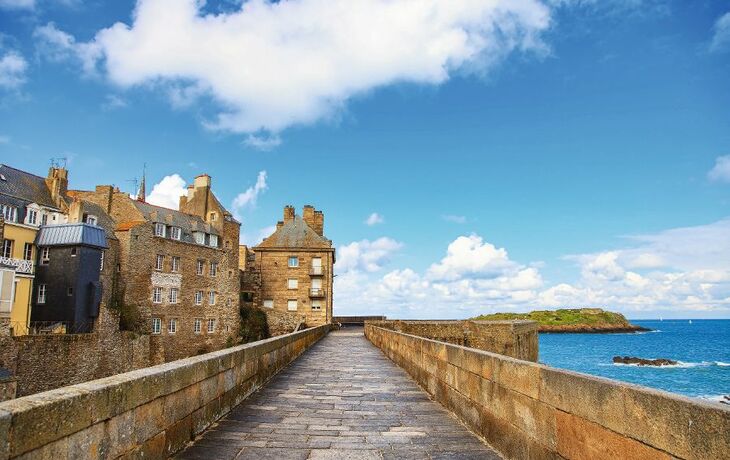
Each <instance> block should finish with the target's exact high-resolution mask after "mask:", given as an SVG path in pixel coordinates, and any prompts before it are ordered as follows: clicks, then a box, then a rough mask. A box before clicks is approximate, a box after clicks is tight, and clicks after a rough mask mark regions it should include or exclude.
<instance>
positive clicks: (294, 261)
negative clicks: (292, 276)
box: [289, 256, 299, 268]
mask: <svg viewBox="0 0 730 460" xmlns="http://www.w3.org/2000/svg"><path fill="white" fill-rule="evenodd" d="M298 266H299V257H297V256H291V257H289V268H296V267H298Z"/></svg>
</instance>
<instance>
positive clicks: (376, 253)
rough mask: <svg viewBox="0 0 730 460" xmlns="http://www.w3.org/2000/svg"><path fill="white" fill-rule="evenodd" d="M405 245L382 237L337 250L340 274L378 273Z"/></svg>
mask: <svg viewBox="0 0 730 460" xmlns="http://www.w3.org/2000/svg"><path fill="white" fill-rule="evenodd" d="M402 247H403V244H402V243H400V242H398V241H396V240H394V239H392V238H388V237H381V238H378V239H377V240H375V241H370V240H367V239H366V240H361V241H354V242H352V243H350V244H346V245H344V246H340V247H339V248H337V264H336V265H335V268H336V270H337V272H338V273H347V272H355V271H357V272H360V271H362V272H368V273H372V272H376V271H378V270H380V269H381V268H383V266H384V265H385V264H387V263H388V262H389V261H390V259H391V257H392V256H393V254H394V253H395V252H396V251H398V250H399V249H401V248H402Z"/></svg>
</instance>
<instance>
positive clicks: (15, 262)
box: [0, 257, 33, 275]
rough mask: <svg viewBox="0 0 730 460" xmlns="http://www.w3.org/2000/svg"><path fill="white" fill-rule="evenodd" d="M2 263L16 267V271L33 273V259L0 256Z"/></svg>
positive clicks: (0, 263) (0, 262)
mask: <svg viewBox="0 0 730 460" xmlns="http://www.w3.org/2000/svg"><path fill="white" fill-rule="evenodd" d="M0 265H4V266H6V267H13V268H15V272H16V273H22V274H26V275H32V274H33V261H32V260H25V259H12V258H10V257H0Z"/></svg>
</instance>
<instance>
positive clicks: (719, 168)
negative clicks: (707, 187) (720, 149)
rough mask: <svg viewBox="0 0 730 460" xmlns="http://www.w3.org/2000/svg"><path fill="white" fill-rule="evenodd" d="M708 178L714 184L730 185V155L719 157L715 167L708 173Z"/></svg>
mask: <svg viewBox="0 0 730 460" xmlns="http://www.w3.org/2000/svg"><path fill="white" fill-rule="evenodd" d="M707 178H708V179H710V180H711V181H713V182H728V183H730V155H725V156H721V157H717V158H716V159H715V166H714V167H713V168H712V169H711V170H710V172H708V173H707Z"/></svg>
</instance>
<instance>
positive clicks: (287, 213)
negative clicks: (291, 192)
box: [284, 204, 294, 223]
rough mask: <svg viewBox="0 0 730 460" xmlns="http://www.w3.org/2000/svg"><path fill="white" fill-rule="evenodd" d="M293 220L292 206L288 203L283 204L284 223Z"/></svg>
mask: <svg viewBox="0 0 730 460" xmlns="http://www.w3.org/2000/svg"><path fill="white" fill-rule="evenodd" d="M292 220H294V206H292V205H290V204H288V205H286V206H284V223H287V222H289V221H292Z"/></svg>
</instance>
